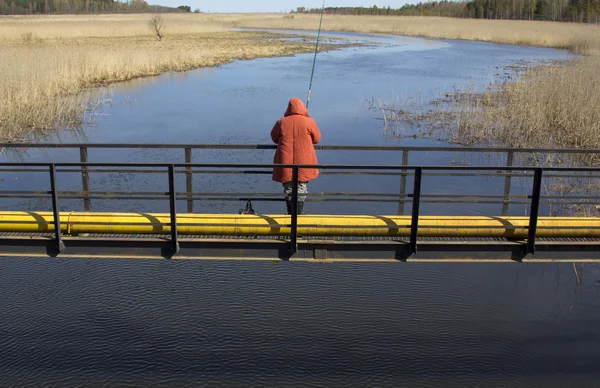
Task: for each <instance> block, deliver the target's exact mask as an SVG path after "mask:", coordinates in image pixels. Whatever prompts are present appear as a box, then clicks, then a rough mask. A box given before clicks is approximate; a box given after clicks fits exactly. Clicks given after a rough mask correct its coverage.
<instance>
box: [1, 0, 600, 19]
mask: <svg viewBox="0 0 600 388" xmlns="http://www.w3.org/2000/svg"><path fill="white" fill-rule="evenodd" d="M0 1H2V0H0ZM292 12H294V13H320V12H321V9H320V8H311V9H308V8H305V7H298V8H297V9H296V10H295V11H292ZM325 13H327V14H336V15H383V16H445V17H457V18H477V19H512V20H552V21H569V22H586V23H599V22H600V0H470V1H448V0H442V1H428V2H424V3H418V4H406V5H404V6H402V7H401V8H391V7H389V6H388V7H378V6H376V5H374V6H372V7H327V8H325Z"/></svg>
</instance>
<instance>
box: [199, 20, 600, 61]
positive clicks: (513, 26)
mask: <svg viewBox="0 0 600 388" xmlns="http://www.w3.org/2000/svg"><path fill="white" fill-rule="evenodd" d="M293 16H294V17H293V19H292V18H290V17H284V16H282V15H281V14H271V15H264V14H256V15H235V14H232V15H211V16H205V17H206V18H207V20H210V21H211V23H216V24H220V25H223V26H226V27H250V28H281V29H300V30H303V29H316V27H317V26H318V25H319V15H306V14H298V15H293ZM323 28H324V29H325V30H330V31H348V32H367V33H379V34H393V35H407V36H422V37H428V38H439V39H464V40H475V41H483V42H496V43H507V44H519V45H529V46H540V47H552V48H564V49H569V50H572V51H574V52H578V53H584V54H590V53H592V52H598V53H600V28H598V27H597V26H595V25H588V24H580V23H554V22H539V21H513V20H485V19H453V18H441V17H440V18H437V17H418V16H414V17H412V16H400V17H389V16H343V15H326V16H325V18H324V20H323Z"/></svg>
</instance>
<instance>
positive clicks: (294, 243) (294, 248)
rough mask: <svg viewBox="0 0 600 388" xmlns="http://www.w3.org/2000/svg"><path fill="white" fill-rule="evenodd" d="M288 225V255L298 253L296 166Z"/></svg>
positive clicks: (296, 168) (293, 173)
mask: <svg viewBox="0 0 600 388" xmlns="http://www.w3.org/2000/svg"><path fill="white" fill-rule="evenodd" d="M291 210H292V214H291V225H290V254H291V255H293V254H294V253H296V252H298V166H294V167H293V168H292V203H291Z"/></svg>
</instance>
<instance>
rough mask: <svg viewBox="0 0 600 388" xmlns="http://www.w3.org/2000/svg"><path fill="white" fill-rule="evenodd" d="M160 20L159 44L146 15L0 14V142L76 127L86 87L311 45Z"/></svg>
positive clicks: (194, 21)
mask: <svg viewBox="0 0 600 388" xmlns="http://www.w3.org/2000/svg"><path fill="white" fill-rule="evenodd" d="M164 18H165V35H166V36H165V38H164V39H163V40H162V41H161V42H158V41H157V40H156V39H155V38H154V37H153V36H152V34H151V33H150V31H149V29H148V27H147V22H148V20H149V19H150V15H111V16H92V17H89V16H84V17H78V16H58V17H52V16H51V17H9V18H0V50H1V52H2V55H1V56H0V101H2V104H0V140H3V141H12V140H20V139H24V138H25V137H27V136H28V134H30V133H32V131H35V132H37V133H39V132H42V133H45V132H47V131H52V130H55V129H58V128H65V127H72V126H77V125H80V124H81V123H82V120H84V119H85V114H84V113H85V111H86V109H89V108H90V102H91V101H93V100H94V99H97V98H98V97H97V96H96V95H94V94H93V93H83V92H84V91H86V90H88V89H89V88H90V87H94V86H98V85H104V84H108V83H112V82H120V81H126V80H130V79H133V78H137V77H146V76H152V75H157V74H160V73H163V72H167V71H183V70H188V69H192V68H198V67H206V66H209V67H212V66H218V65H222V64H224V63H228V62H230V61H232V60H235V59H242V60H248V59H254V58H258V57H272V56H281V55H292V54H295V53H300V52H309V51H311V50H312V49H313V48H312V46H311V45H310V44H302V43H292V42H283V41H278V40H275V39H262V38H264V36H265V35H264V34H261V33H256V32H230V31H226V30H224V28H223V27H222V26H220V25H217V24H210V23H207V22H205V21H203V20H201V19H199V18H194V17H193V16H190V17H186V16H183V15H165V16H164Z"/></svg>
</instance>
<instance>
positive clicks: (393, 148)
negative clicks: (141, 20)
mask: <svg viewBox="0 0 600 388" xmlns="http://www.w3.org/2000/svg"><path fill="white" fill-rule="evenodd" d="M0 147H3V148H11V149H15V148H32V149H50V148H77V149H80V148H82V147H83V148H88V149H94V148H113V149H119V148H120V149H122V148H130V149H143V148H146V149H185V148H191V149H215V150H228V149H230V150H256V149H259V150H260V149H263V150H274V149H276V148H277V145H275V144H123V143H99V144H86V143H62V144H61V143H45V144H40V143H0ZM315 149H316V150H320V151H426V152H432V151H434V152H435V151H439V152H479V153H481V152H485V153H506V152H514V153H551V154H561V153H567V154H600V150H598V149H581V148H506V147H492V148H490V147H424V146H353V145H315Z"/></svg>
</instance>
